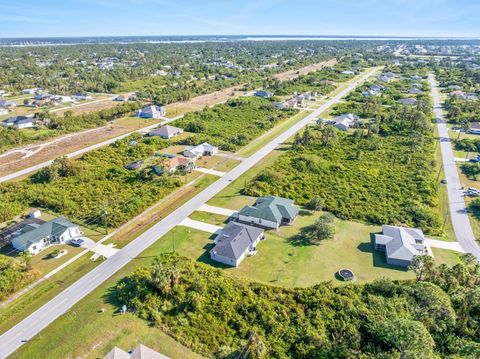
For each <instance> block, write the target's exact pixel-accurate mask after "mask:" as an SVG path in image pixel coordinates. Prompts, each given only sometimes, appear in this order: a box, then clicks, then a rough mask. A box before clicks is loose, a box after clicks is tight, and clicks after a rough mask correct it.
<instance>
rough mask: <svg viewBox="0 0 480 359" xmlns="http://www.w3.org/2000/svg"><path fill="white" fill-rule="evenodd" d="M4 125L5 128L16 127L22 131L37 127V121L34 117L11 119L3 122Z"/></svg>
mask: <svg viewBox="0 0 480 359" xmlns="http://www.w3.org/2000/svg"><path fill="white" fill-rule="evenodd" d="M2 125H3V126H4V127H16V128H18V129H19V130H20V129H22V128H31V127H35V119H34V118H33V115H30V116H16V117H9V118H7V119H6V120H3V121H2Z"/></svg>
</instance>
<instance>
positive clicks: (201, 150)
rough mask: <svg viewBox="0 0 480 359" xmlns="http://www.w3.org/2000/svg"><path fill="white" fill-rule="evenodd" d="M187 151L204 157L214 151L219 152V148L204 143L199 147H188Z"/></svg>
mask: <svg viewBox="0 0 480 359" xmlns="http://www.w3.org/2000/svg"><path fill="white" fill-rule="evenodd" d="M186 150H187V151H190V152H192V153H195V154H200V155H203V154H204V153H205V152H212V151H216V150H217V147H215V146H212V145H211V144H209V143H208V142H204V143H202V144H200V145H197V146H188V147H187V148H186Z"/></svg>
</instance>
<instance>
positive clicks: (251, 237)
mask: <svg viewBox="0 0 480 359" xmlns="http://www.w3.org/2000/svg"><path fill="white" fill-rule="evenodd" d="M263 238H264V232H263V229H261V228H258V227H252V226H248V225H246V224H242V223H237V222H229V223H228V224H227V225H226V226H225V227H224V228H223V229H222V231H221V232H220V234H219V235H218V236H217V237H216V238H215V243H216V244H215V247H213V248H212V250H210V258H212V260H214V261H217V262H220V263H223V264H226V265H229V266H233V267H238V265H239V264H240V263H241V262H242V261H243V260H244V259H245V257H246V256H248V255H252V254H254V253H255V251H256V246H257V244H258V243H259V242H260V241H261V240H262V239H263Z"/></svg>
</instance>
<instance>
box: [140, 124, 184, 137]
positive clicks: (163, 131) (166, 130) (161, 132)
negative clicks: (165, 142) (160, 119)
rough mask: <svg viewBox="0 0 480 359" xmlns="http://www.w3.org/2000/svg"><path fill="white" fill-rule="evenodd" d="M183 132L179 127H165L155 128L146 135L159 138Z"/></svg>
mask: <svg viewBox="0 0 480 359" xmlns="http://www.w3.org/2000/svg"><path fill="white" fill-rule="evenodd" d="M179 132H183V129H181V128H179V127H174V126H169V125H165V126H162V127H160V128H156V129H155V130H152V131H150V132H149V133H148V135H149V136H161V137H172V136H174V135H175V134H177V133H179Z"/></svg>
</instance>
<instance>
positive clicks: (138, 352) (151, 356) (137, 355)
mask: <svg viewBox="0 0 480 359" xmlns="http://www.w3.org/2000/svg"><path fill="white" fill-rule="evenodd" d="M130 358H131V359H170V358H169V357H167V356H165V355H163V354H160V353H159V352H157V351H155V350H153V349H150V348H149V347H146V346H145V345H143V344H140V345H139V346H138V347H136V348H135V349H134V350H133V352H132V354H131V355H130Z"/></svg>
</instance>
